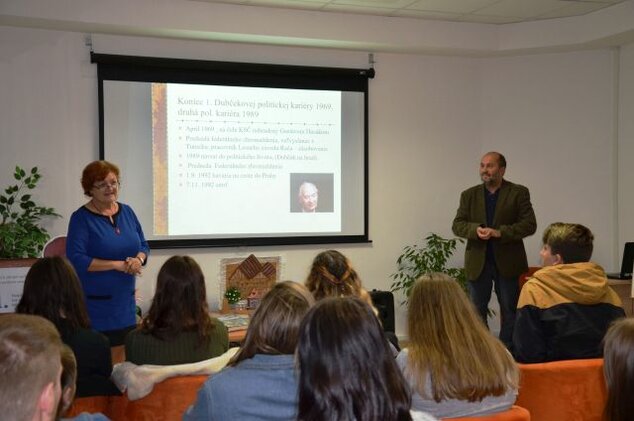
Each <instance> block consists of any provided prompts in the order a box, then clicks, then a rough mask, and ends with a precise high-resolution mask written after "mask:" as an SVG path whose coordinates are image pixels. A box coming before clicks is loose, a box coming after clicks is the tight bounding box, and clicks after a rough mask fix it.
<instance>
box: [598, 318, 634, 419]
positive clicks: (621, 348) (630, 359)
mask: <svg viewBox="0 0 634 421" xmlns="http://www.w3.org/2000/svg"><path fill="white" fill-rule="evenodd" d="M604 343H605V346H604V349H603V373H604V375H605V382H606V383H607V389H608V401H607V402H606V405H605V411H604V414H605V419H606V421H627V420H631V419H632V414H634V400H632V393H634V319H632V318H627V319H621V320H619V321H617V322H614V324H613V325H612V326H611V327H610V329H609V330H608V332H607V333H606V335H605V339H604Z"/></svg>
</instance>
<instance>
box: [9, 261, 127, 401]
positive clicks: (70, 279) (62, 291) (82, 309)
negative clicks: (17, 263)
mask: <svg viewBox="0 0 634 421" xmlns="http://www.w3.org/2000/svg"><path fill="white" fill-rule="evenodd" d="M16 312H17V313H24V314H35V315H38V316H42V317H44V318H46V319H48V320H49V321H51V322H52V323H53V324H54V325H55V327H56V328H57V330H58V331H59V333H60V335H61V337H62V341H63V342H64V343H65V344H67V345H68V346H69V347H70V348H71V349H72V350H73V353H74V354H75V358H76V360H77V396H78V397H85V396H100V395H118V394H120V392H119V390H118V389H117V388H116V386H115V385H114V383H112V382H111V381H110V375H111V374H112V356H111V353H110V343H109V342H108V339H107V338H106V337H105V336H104V335H102V334H101V333H99V332H97V331H96V330H92V329H91V328H90V321H89V320H88V312H87V310H86V302H85V300H84V294H83V292H82V289H81V285H80V283H79V278H78V277H77V274H76V273H75V269H73V267H72V266H71V265H70V263H69V262H68V261H67V260H66V259H64V258H62V257H44V258H42V259H39V260H38V261H37V262H35V264H34V265H33V266H31V269H29V272H28V273H27V275H26V279H25V280H24V290H23V292H22V298H21V299H20V302H19V303H18V306H17V307H16Z"/></svg>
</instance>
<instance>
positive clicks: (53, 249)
mask: <svg viewBox="0 0 634 421" xmlns="http://www.w3.org/2000/svg"><path fill="white" fill-rule="evenodd" d="M42 255H43V256H44V257H53V256H60V257H66V236H65V235H62V236H60V237H55V238H53V239H51V240H50V241H49V242H48V243H46V244H45V245H44V249H43V250H42Z"/></svg>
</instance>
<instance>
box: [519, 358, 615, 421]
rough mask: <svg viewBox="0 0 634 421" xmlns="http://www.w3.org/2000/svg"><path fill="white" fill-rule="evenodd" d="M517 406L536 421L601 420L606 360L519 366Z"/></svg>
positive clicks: (605, 399) (604, 399) (604, 396)
mask: <svg viewBox="0 0 634 421" xmlns="http://www.w3.org/2000/svg"><path fill="white" fill-rule="evenodd" d="M519 367H520V372H521V377H520V389H519V395H518V396H517V401H516V402H515V403H516V404H517V405H519V406H522V407H524V408H526V409H528V410H529V412H530V413H531V417H532V418H533V419H534V420H537V421H542V420H543V421H549V420H556V421H580V420H583V421H601V420H602V413H603V408H604V407H605V403H606V401H607V390H606V385H605V379H604V378H603V359H601V358H595V359H586V360H566V361H553V362H549V363H538V364H519Z"/></svg>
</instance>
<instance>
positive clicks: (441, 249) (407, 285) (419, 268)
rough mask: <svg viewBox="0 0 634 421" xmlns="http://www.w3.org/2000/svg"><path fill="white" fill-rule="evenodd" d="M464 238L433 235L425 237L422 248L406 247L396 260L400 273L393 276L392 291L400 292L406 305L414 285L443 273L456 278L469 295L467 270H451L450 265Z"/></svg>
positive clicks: (420, 246)
mask: <svg viewBox="0 0 634 421" xmlns="http://www.w3.org/2000/svg"><path fill="white" fill-rule="evenodd" d="M463 242H464V240H463V239H461V238H443V237H441V236H440V235H438V234H434V233H430V234H429V235H428V236H427V237H425V240H424V243H423V244H422V245H418V244H414V245H412V246H405V247H404V248H403V253H402V254H401V255H400V256H399V257H398V259H396V263H397V264H398V269H397V271H396V273H393V274H392V275H391V278H392V288H391V291H392V292H395V291H401V292H402V293H403V294H404V295H405V301H403V303H402V304H406V303H407V298H408V297H409V294H410V291H411V289H412V287H413V286H414V282H416V280H417V279H418V278H419V277H420V276H421V275H424V274H426V273H432V272H442V273H446V274H447V275H449V276H451V277H452V278H454V279H455V280H456V281H458V283H459V284H460V286H461V287H462V288H463V289H464V290H465V291H466V290H467V280H466V275H465V271H464V268H448V267H447V261H448V260H449V259H450V258H451V256H453V254H454V252H455V251H456V247H457V246H458V243H463Z"/></svg>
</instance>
